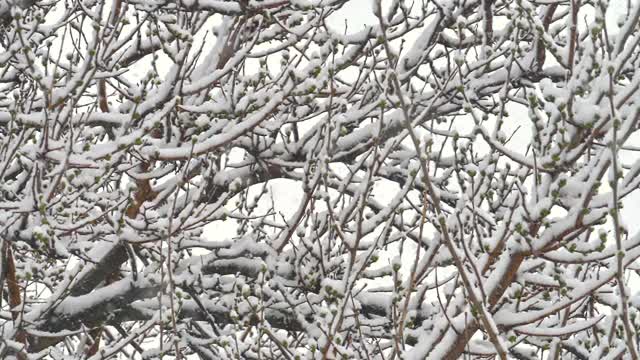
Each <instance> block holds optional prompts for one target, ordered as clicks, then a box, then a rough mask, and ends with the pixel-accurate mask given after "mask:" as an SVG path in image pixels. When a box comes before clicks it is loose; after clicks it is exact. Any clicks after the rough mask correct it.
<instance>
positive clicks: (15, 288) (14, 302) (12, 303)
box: [5, 242, 27, 347]
mask: <svg viewBox="0 0 640 360" xmlns="http://www.w3.org/2000/svg"><path fill="white" fill-rule="evenodd" d="M5 246H6V251H5V266H6V267H5V276H6V282H7V289H8V295H9V308H10V309H11V318H12V319H13V323H14V326H19V323H20V316H19V314H18V313H17V312H16V311H15V310H16V309H17V307H18V306H20V305H21V304H22V297H21V295H20V292H21V291H20V285H19V283H18V279H17V275H16V263H15V260H14V258H13V251H11V245H10V244H9V243H8V242H5ZM15 340H16V341H17V342H19V343H21V344H24V345H25V347H26V346H27V336H26V333H25V332H24V331H23V330H20V329H17V331H16V337H15Z"/></svg>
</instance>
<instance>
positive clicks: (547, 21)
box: [536, 3, 558, 71]
mask: <svg viewBox="0 0 640 360" xmlns="http://www.w3.org/2000/svg"><path fill="white" fill-rule="evenodd" d="M557 8H558V4H557V3H554V4H551V5H549V6H548V7H547V12H546V13H545V14H544V18H543V19H542V26H543V28H544V32H545V33H546V32H547V31H549V26H550V25H551V21H553V14H554V13H555V11H556V9H557ZM543 35H544V34H543ZM543 35H541V36H543ZM536 50H537V53H536V63H537V65H538V71H541V70H542V66H543V65H544V61H545V59H546V55H547V49H546V48H545V46H544V39H542V38H541V39H539V40H538V47H537V49H536Z"/></svg>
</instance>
